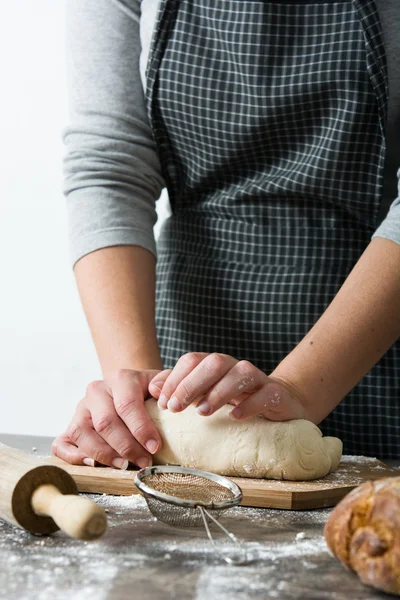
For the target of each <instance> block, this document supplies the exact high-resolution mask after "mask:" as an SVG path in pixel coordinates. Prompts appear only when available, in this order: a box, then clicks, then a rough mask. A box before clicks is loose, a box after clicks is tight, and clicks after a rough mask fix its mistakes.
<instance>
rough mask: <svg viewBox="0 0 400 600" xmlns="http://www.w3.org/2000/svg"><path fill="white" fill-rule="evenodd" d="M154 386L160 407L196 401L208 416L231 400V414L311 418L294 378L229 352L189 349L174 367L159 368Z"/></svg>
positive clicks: (178, 406)
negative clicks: (271, 373)
mask: <svg viewBox="0 0 400 600" xmlns="http://www.w3.org/2000/svg"><path fill="white" fill-rule="evenodd" d="M149 391H150V393H151V395H152V396H154V398H157V399H158V404H159V406H160V408H162V409H167V408H168V409H169V410H170V411H172V412H180V411H182V410H184V409H185V408H186V407H187V406H189V405H190V404H192V403H194V402H195V403H197V411H198V413H199V414H201V415H204V416H208V415H211V414H213V413H214V412H215V411H216V410H218V409H219V408H221V406H223V405H224V404H228V403H231V404H235V405H236V406H235V408H234V409H233V410H232V415H233V416H234V417H236V418H237V419H246V418H248V417H251V416H253V415H263V416H264V417H265V418H267V419H270V420H271V421H287V420H289V419H304V418H307V417H306V412H305V409H304V404H303V403H302V401H301V397H300V394H299V393H298V392H297V390H295V389H294V388H293V387H292V386H291V385H290V383H289V382H285V381H283V380H282V379H278V378H275V377H269V376H268V375H266V374H265V373H264V372H263V371H260V369H257V367H255V366H254V365H253V364H252V363H250V362H248V361H245V360H241V361H238V360H236V359H235V358H233V357H232V356H228V355H226V354H218V353H213V354H206V353H200V352H191V353H188V354H185V355H183V356H182V357H181V358H180V359H179V360H178V362H177V363H176V365H175V367H174V369H172V370H166V371H161V372H160V373H157V375H156V376H155V377H154V378H153V379H152V380H151V382H150V384H149Z"/></svg>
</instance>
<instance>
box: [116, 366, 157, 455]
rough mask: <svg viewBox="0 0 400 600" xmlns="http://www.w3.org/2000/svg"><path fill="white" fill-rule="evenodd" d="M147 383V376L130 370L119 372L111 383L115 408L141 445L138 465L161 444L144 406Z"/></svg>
mask: <svg viewBox="0 0 400 600" xmlns="http://www.w3.org/2000/svg"><path fill="white" fill-rule="evenodd" d="M141 378H142V379H141ZM148 385H149V381H148V378H147V376H146V377H145V375H141V373H135V372H132V371H126V372H125V373H124V372H123V373H121V375H120V376H119V377H118V378H117V379H116V380H115V381H114V382H113V384H112V395H113V399H114V405H115V410H116V411H117V414H118V416H119V417H120V418H121V419H122V421H123V422H124V423H125V425H126V427H127V428H128V430H129V431H130V433H131V435H132V436H133V437H134V438H135V440H137V441H138V442H139V444H140V446H141V447H142V450H141V454H140V456H139V455H138V454H136V459H139V460H140V462H137V460H136V464H138V465H139V466H142V464H144V462H145V458H147V459H149V458H150V456H149V454H148V453H150V454H155V453H156V452H157V451H158V450H159V448H161V444H162V441H161V436H160V434H159V433H158V430H157V428H156V426H155V425H154V423H153V421H152V420H151V418H150V416H149V414H148V412H147V410H146V408H145V403H144V395H145V393H146V395H147V388H148ZM135 452H136V453H137V450H136V449H135Z"/></svg>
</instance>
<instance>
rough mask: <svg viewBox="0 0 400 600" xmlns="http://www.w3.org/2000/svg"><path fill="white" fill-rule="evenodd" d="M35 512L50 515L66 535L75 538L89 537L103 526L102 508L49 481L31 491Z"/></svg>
mask: <svg viewBox="0 0 400 600" xmlns="http://www.w3.org/2000/svg"><path fill="white" fill-rule="evenodd" d="M31 505H32V508H33V510H34V511H35V513H36V514H38V515H40V516H46V517H51V518H52V519H53V521H55V523H56V524H57V525H58V526H59V528H60V529H61V530H62V531H64V532H65V533H66V534H68V535H70V536H71V537H73V538H76V539H78V540H93V539H95V538H98V537H100V536H101V535H103V533H104V532H105V530H106V529H107V517H106V514H105V512H104V508H102V507H101V506H98V505H97V504H96V503H95V502H93V501H92V500H89V498H85V497H83V496H77V495H75V494H62V493H61V492H60V490H59V489H58V488H56V487H55V486H54V485H51V484H44V485H40V486H39V487H38V488H37V489H36V490H35V491H34V492H33V494H32V497H31Z"/></svg>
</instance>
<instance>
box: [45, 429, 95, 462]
mask: <svg viewBox="0 0 400 600" xmlns="http://www.w3.org/2000/svg"><path fill="white" fill-rule="evenodd" d="M51 451H52V453H53V454H54V456H57V457H58V458H61V460H65V462H67V463H70V464H71V465H84V464H86V465H89V466H93V467H94V460H93V458H90V457H89V456H87V455H86V454H85V453H84V452H83V451H82V450H81V449H80V448H78V447H77V446H75V444H73V443H72V442H71V440H70V439H69V437H68V436H67V435H66V434H65V433H64V434H61V435H59V436H58V437H57V438H56V439H55V440H54V441H53V443H52V445H51Z"/></svg>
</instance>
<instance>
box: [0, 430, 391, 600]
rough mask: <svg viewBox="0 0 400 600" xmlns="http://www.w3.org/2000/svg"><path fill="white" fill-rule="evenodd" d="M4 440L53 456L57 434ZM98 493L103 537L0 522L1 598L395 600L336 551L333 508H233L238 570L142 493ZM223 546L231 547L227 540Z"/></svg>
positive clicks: (228, 522)
mask: <svg viewBox="0 0 400 600" xmlns="http://www.w3.org/2000/svg"><path fill="white" fill-rule="evenodd" d="M0 442H3V443H5V444H7V445H10V446H13V447H15V448H20V449H22V450H25V451H26V452H31V453H32V452H34V453H36V454H38V455H45V454H48V453H49V452H50V443H51V439H50V438H39V437H31V436H11V435H1V434H0ZM392 464H393V463H392ZM0 485H1V482H0ZM91 497H92V498H93V499H94V500H95V501H96V502H98V503H99V504H101V505H103V506H104V507H105V508H106V510H107V514H108V518H109V530H108V532H107V533H106V535H105V536H104V537H103V538H102V539H100V540H98V541H96V542H78V541H75V540H71V539H69V538H67V537H66V536H65V535H64V534H60V533H57V534H54V535H53V536H51V537H37V536H32V535H30V534H28V533H26V532H25V531H23V530H20V529H17V528H14V527H12V526H10V525H8V524H7V523H4V522H3V521H0V598H4V599H7V600H64V599H65V600H92V599H93V600H108V599H109V600H122V599H128V598H129V599H140V600H166V599H171V600H172V599H174V600H214V599H216V600H246V599H267V598H268V599H269V598H280V599H282V600H289V599H294V598H296V599H305V600H313V599H315V600H317V599H318V600H350V599H351V600H371V599H373V598H389V596H387V595H385V594H383V593H379V592H377V591H375V590H373V589H372V588H368V587H366V586H364V585H363V584H362V583H361V582H360V581H359V580H358V578H357V577H356V576H355V575H354V574H352V573H350V572H348V571H346V570H345V569H344V568H343V567H342V566H341V565H340V563H338V562H337V561H336V560H335V559H333V558H332V557H331V556H330V554H329V553H328V551H327V548H326V545H325V541H324V538H323V534H322V531H323V526H324V523H325V522H326V520H327V518H328V516H329V514H330V509H319V510H314V511H296V512H294V511H285V510H271V509H255V508H243V507H238V508H234V509H231V510H230V511H228V512H227V513H226V514H225V515H224V516H223V517H222V519H221V522H222V523H223V524H224V525H225V527H227V528H228V529H229V530H230V531H232V532H233V533H234V534H235V535H236V536H237V537H238V538H240V539H241V540H242V541H243V543H244V546H245V548H246V551H247V553H248V555H249V558H250V562H249V564H247V565H246V566H230V565H227V564H226V563H224V562H222V561H221V560H220V559H218V557H217V556H216V555H215V552H214V550H213V548H212V547H211V546H210V543H209V542H208V540H207V539H206V535H205V532H204V531H203V530H202V529H198V528H194V529H178V528H172V527H170V526H168V525H165V524H163V523H160V522H157V521H156V520H155V519H154V517H152V516H151V514H150V513H149V511H148V509H147V506H146V503H145V501H144V499H143V498H141V497H139V496H124V497H118V496H105V495H96V496H94V495H92V496H91ZM224 548H225V549H230V546H229V542H228V545H226V544H225V543H224Z"/></svg>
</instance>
